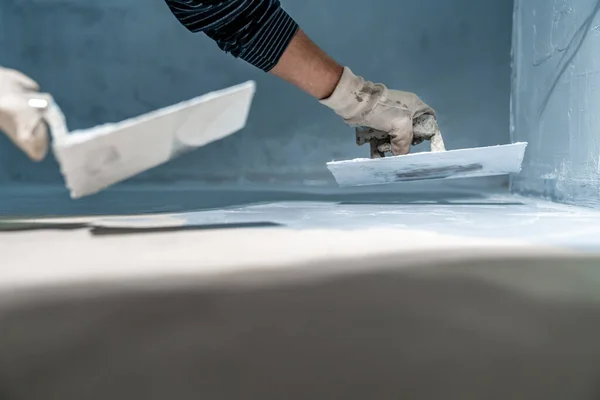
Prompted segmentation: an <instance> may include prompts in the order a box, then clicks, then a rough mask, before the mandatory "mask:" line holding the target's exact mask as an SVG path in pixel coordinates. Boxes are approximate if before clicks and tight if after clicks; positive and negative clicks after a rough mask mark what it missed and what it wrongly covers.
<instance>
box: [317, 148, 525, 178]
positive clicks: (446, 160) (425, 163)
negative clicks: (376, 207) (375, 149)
mask: <svg viewBox="0 0 600 400" xmlns="http://www.w3.org/2000/svg"><path fill="white" fill-rule="evenodd" d="M526 147H527V143H525V142H520V143H514V144H507V145H502V146H490V147H477V148H472V149H461V150H449V151H441V152H423V153H413V154H407V155H404V156H394V157H386V158H377V159H369V158H357V159H354V160H346V161H332V162H329V163H327V168H329V171H331V173H332V174H333V176H334V177H335V180H336V181H337V183H338V184H339V185H340V186H367V185H383V184H388V183H398V182H408V181H419V180H433V179H456V178H475V177H482V176H494V175H506V174H510V173H517V172H520V171H521V164H522V162H523V157H524V155H525V148H526Z"/></svg>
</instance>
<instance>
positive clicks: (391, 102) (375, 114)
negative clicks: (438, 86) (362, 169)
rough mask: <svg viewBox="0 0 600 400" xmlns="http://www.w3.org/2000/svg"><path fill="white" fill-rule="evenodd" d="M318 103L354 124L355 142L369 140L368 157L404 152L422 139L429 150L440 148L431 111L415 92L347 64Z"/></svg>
mask: <svg viewBox="0 0 600 400" xmlns="http://www.w3.org/2000/svg"><path fill="white" fill-rule="evenodd" d="M321 104H323V105H325V106H327V107H329V108H331V109H332V110H333V111H335V112H336V113H337V114H338V115H339V116H341V117H342V118H343V119H344V121H345V122H346V123H347V124H348V125H351V126H356V127H357V128H356V143H357V144H358V145H359V146H360V145H363V144H365V143H370V145H371V157H372V158H378V157H383V156H384V154H385V153H386V152H391V153H392V154H393V155H403V154H407V153H409V152H410V147H411V145H415V144H419V143H421V142H422V141H423V140H431V141H432V151H441V150H444V145H443V141H442V139H441V135H440V131H439V127H438V125H437V121H436V116H435V112H434V110H433V109H432V108H431V107H429V106H428V105H427V104H425V103H424V102H423V101H421V99H419V98H418V97H417V95H415V94H414V93H409V92H402V91H399V90H389V89H388V88H386V87H385V85H383V84H380V83H377V84H376V83H373V82H369V81H365V80H364V79H363V78H361V77H359V76H356V75H354V74H353V73H352V71H351V70H350V69H349V68H347V67H346V68H344V72H343V74H342V77H341V79H340V81H339V83H338V85H337V87H336V88H335V90H334V92H333V94H332V95H331V96H330V97H329V98H327V99H324V100H321Z"/></svg>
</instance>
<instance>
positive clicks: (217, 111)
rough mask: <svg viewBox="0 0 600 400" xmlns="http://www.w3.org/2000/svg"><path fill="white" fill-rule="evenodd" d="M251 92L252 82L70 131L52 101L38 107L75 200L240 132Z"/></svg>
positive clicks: (252, 90)
mask: <svg viewBox="0 0 600 400" xmlns="http://www.w3.org/2000/svg"><path fill="white" fill-rule="evenodd" d="M254 93H255V83H254V82H253V81H248V82H245V83H242V84H240V85H236V86H232V87H229V88H226V89H223V90H219V91H215V92H212V93H208V94H206V95H203V96H200V97H196V98H193V99H191V100H188V101H184V102H181V103H178V104H175V105H172V106H169V107H165V108H162V109H159V110H156V111H152V112H150V113H147V114H143V115H140V116H138V117H135V118H131V119H127V120H125V121H122V122H119V123H111V124H104V125H100V126H97V127H94V128H91V129H84V130H77V131H72V132H69V130H68V128H67V123H66V120H65V117H64V115H63V113H62V112H61V110H60V108H59V107H58V105H57V104H56V103H55V102H54V101H53V100H50V101H49V102H48V104H45V105H42V106H44V107H45V108H46V110H45V114H44V115H45V119H46V121H47V122H48V125H49V126H50V131H51V134H52V150H53V152H54V155H55V156H56V160H57V161H58V163H59V165H60V170H61V173H62V175H63V177H64V179H65V184H66V186H67V188H68V189H69V191H70V195H71V198H74V199H77V198H81V197H84V196H88V195H91V194H94V193H98V192H100V191H101V190H104V189H106V188H108V187H110V186H111V185H114V184H116V183H118V182H121V181H124V180H126V179H128V178H130V177H133V176H134V175H137V174H139V173H141V172H144V171H146V170H149V169H151V168H154V167H156V166H158V165H161V164H164V163H166V162H167V161H170V160H172V159H174V158H176V157H178V156H180V155H182V154H184V153H186V152H188V151H191V150H193V149H196V148H199V147H202V146H205V145H207V144H209V143H211V142H214V141H216V140H220V139H222V138H224V137H226V136H228V135H231V134H233V133H235V132H237V131H239V130H241V129H242V128H244V126H245V124H246V120H247V117H248V114H249V110H250V106H251V103H252V99H253V97H254Z"/></svg>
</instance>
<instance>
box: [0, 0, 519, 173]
mask: <svg viewBox="0 0 600 400" xmlns="http://www.w3.org/2000/svg"><path fill="white" fill-rule="evenodd" d="M1 3H2V5H1V6H0V7H2V9H3V11H4V12H5V13H6V14H8V20H5V21H4V23H3V25H5V27H4V28H3V29H8V30H9V31H10V32H9V36H11V37H14V38H15V39H16V42H17V43H18V46H14V47H12V48H11V47H9V51H10V54H8V55H5V57H6V59H5V60H3V61H6V62H4V64H9V65H10V66H12V67H16V68H19V69H22V70H23V71H25V72H26V73H28V74H30V75H32V76H33V77H35V78H36V79H37V80H38V81H40V83H41V84H42V85H43V87H44V89H45V90H48V91H50V92H51V93H53V94H54V96H55V97H56V99H57V101H58V102H59V104H60V105H61V106H62V107H63V108H64V111H65V113H66V114H67V117H68V120H69V123H70V126H71V127H72V128H85V127H91V126H93V125H95V124H99V123H103V122H107V121H118V120H121V119H123V118H127V117H131V116H134V115H137V114H140V113H143V112H146V111H149V110H152V109H155V108H157V107H161V106H165V105H168V104H171V103H174V102H177V101H179V100H183V99H187V98H191V97H194V96H197V95H200V94H203V93H205V92H207V91H210V90H214V89H219V88H223V87H225V86H228V85H232V84H236V83H239V82H242V81H245V80H247V79H255V80H256V81H257V82H258V93H257V97H256V102H255V104H254V108H253V110H252V113H251V118H250V122H249V125H248V127H247V129H246V130H244V131H243V132H240V133H239V134H236V135H235V136H234V137H231V138H228V139H226V140H223V141H221V142H219V143H215V144H213V145H211V146H209V147H206V148H204V149H201V150H199V151H197V152H195V153H193V154H190V155H187V156H186V157H184V158H182V159H180V160H177V161H175V162H173V163H171V164H170V165H168V166H165V167H162V168H158V169H157V170H155V171H153V172H152V173H151V174H146V175H145V176H144V178H145V179H148V178H152V179H161V180H169V179H172V178H197V179H200V180H210V181H214V180H236V179H238V178H240V177H245V178H248V179H250V180H268V179H269V178H271V177H272V176H273V175H280V176H282V177H283V178H284V179H293V178H300V179H303V178H313V177H314V178H323V177H327V176H328V174H327V173H326V170H325V168H324V163H325V162H326V161H330V160H331V159H333V158H335V159H342V158H352V157H355V156H359V155H363V156H364V155H365V154H366V152H367V149H366V148H357V147H356V146H355V145H354V138H353V132H352V130H351V129H349V128H347V127H346V126H345V125H344V124H343V123H342V122H341V121H340V120H339V119H338V118H337V117H336V116H334V115H332V113H331V112H329V111H328V110H326V109H325V108H323V107H322V106H320V105H319V104H318V103H316V102H315V101H313V100H312V99H311V98H309V97H308V96H307V95H305V94H303V93H301V92H299V91H297V90H296V89H294V88H292V87H290V86H288V85H286V84H285V83H283V82H279V81H278V80H277V79H275V78H273V77H271V76H268V75H265V74H263V73H261V72H260V71H256V70H254V69H253V68H252V67H250V66H248V65H245V64H244V63H243V62H241V61H237V60H234V59H232V58H230V56H228V55H225V54H222V53H221V52H220V51H219V50H218V49H217V48H216V46H215V45H214V44H213V43H212V42H211V41H209V40H208V39H207V38H205V37H204V36H202V35H193V34H190V33H188V32H187V31H186V30H184V28H182V27H181V26H179V24H178V22H177V21H176V20H175V19H174V18H173V17H172V16H171V14H170V13H169V11H168V10H167V8H166V6H165V4H164V3H163V1H162V0H104V1H101V2H99V1H92V0H44V1H41V0H2V2H1ZM283 3H284V5H285V6H286V8H287V9H288V11H289V12H290V13H291V14H292V15H293V16H295V17H296V19H297V20H298V21H299V22H300V24H301V25H302V26H303V27H304V29H305V30H306V31H307V32H308V34H309V35H310V36H312V37H313V38H314V39H315V40H316V41H317V42H318V43H319V44H320V45H322V47H324V48H325V49H326V50H327V51H329V52H330V53H331V54H332V55H333V56H335V57H336V58H337V59H339V60H340V62H342V63H344V64H347V65H349V66H351V67H352V68H353V69H354V70H355V72H357V73H359V74H362V75H364V76H366V77H367V78H368V79H371V80H376V81H382V82H384V83H386V84H388V86H390V87H394V88H399V89H403V90H410V91H415V92H417V93H418V94H419V95H420V96H421V97H423V99H424V100H425V101H426V102H428V103H430V104H431V105H432V106H434V108H436V109H437V110H438V112H439V115H440V119H441V124H442V127H443V130H444V132H445V134H446V137H447V140H446V141H447V143H448V146H449V147H450V148H460V147H473V146H482V145H490V144H499V143H506V142H507V141H508V115H509V108H508V107H509V96H510V95H509V88H510V65H509V62H510V58H509V57H510V35H511V22H512V21H511V19H512V4H511V1H508V0H503V1H497V0H478V1H474V0H421V1H418V2H417V1H406V0H372V1H370V2H364V1H359V0H326V1H323V0H304V1H301V2H298V1H292V0H287V1H286V0H283ZM6 25H8V26H6ZM7 148H10V149H7ZM0 151H1V153H0V154H1V158H0V159H1V160H2V161H1V164H0V165H1V169H2V170H4V176H6V175H8V176H9V177H10V178H12V179H13V180H20V181H28V182H30V181H55V182H58V180H59V174H58V170H57V168H56V166H55V162H54V160H52V159H49V160H47V161H46V162H44V163H42V164H40V165H33V164H31V163H29V162H28V161H27V160H26V159H25V157H24V156H22V155H20V154H19V153H17V152H16V151H14V150H13V149H12V147H11V146H10V145H9V143H8V141H7V140H2V141H0ZM7 171H8V172H7Z"/></svg>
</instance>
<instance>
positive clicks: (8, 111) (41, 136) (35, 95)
mask: <svg viewBox="0 0 600 400" xmlns="http://www.w3.org/2000/svg"><path fill="white" fill-rule="evenodd" d="M49 100H51V98H50V96H49V95H48V94H41V93H39V85H38V84H37V83H36V82H34V81H33V80H32V79H31V78H29V77H27V76H25V75H23V74H22V73H20V72H18V71H15V70H13V69H7V68H2V67H0V130H1V131H3V132H4V133H6V135H7V136H8V137H9V138H10V139H11V140H12V141H13V142H14V143H15V145H17V146H18V147H19V148H20V149H21V150H22V151H23V152H25V154H27V156H28V157H29V158H31V159H32V160H34V161H41V160H42V159H43V158H44V157H45V156H46V154H47V152H48V128H47V126H46V123H45V122H44V120H43V117H44V111H45V106H44V104H47V101H49Z"/></svg>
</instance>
